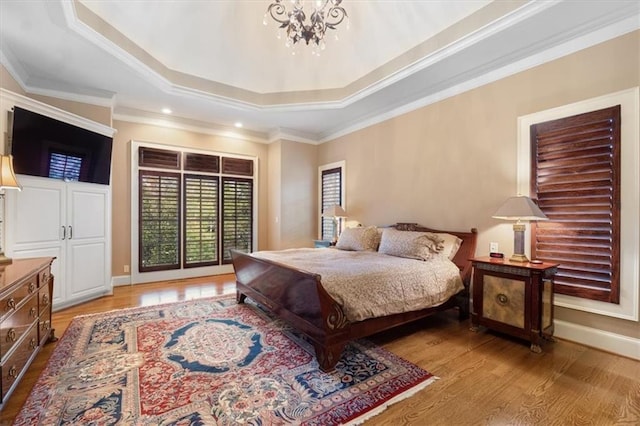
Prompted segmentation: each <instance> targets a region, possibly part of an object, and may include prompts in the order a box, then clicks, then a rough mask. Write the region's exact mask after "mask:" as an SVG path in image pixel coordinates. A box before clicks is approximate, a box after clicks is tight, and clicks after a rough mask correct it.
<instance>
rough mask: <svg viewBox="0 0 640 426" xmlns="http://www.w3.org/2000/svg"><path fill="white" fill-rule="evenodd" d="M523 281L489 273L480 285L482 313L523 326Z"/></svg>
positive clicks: (510, 323)
mask: <svg viewBox="0 0 640 426" xmlns="http://www.w3.org/2000/svg"><path fill="white" fill-rule="evenodd" d="M524 291H525V283H524V281H522V280H513V279H509V278H501V277H495V276H490V275H485V276H484V282H483V285H482V315H483V316H484V317H485V318H487V319H491V320H494V321H498V322H501V323H504V324H509V325H512V326H514V327H518V328H524V318H525V315H524V301H525V295H524Z"/></svg>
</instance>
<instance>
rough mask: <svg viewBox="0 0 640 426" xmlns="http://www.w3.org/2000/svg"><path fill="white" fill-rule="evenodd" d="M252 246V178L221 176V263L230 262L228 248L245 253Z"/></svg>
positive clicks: (249, 250)
mask: <svg viewBox="0 0 640 426" xmlns="http://www.w3.org/2000/svg"><path fill="white" fill-rule="evenodd" d="M252 247H253V180H252V179H242V178H234V177H223V178H222V263H231V253H230V252H229V250H231V249H236V250H240V251H243V252H245V253H249V252H251V250H252Z"/></svg>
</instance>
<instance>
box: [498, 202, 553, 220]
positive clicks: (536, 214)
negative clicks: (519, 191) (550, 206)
mask: <svg viewBox="0 0 640 426" xmlns="http://www.w3.org/2000/svg"><path fill="white" fill-rule="evenodd" d="M492 217H493V218H494V219H505V220H518V221H520V220H548V218H547V216H545V214H544V213H542V210H540V208H539V207H538V206H536V204H535V203H534V202H533V200H532V199H531V198H529V197H526V196H517V197H511V198H509V199H508V200H507V201H505V202H504V204H503V205H502V206H500V208H499V209H498V210H497V211H496V212H495V213H494V214H493V216H492Z"/></svg>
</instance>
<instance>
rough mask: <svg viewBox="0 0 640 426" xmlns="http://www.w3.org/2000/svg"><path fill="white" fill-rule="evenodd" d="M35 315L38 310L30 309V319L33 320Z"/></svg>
mask: <svg viewBox="0 0 640 426" xmlns="http://www.w3.org/2000/svg"><path fill="white" fill-rule="evenodd" d="M37 313H38V310H37V309H36V308H34V307H32V308H31V309H29V316H30V317H32V318H35V317H36V314H37Z"/></svg>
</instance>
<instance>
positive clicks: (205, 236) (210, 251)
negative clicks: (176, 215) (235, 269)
mask: <svg viewBox="0 0 640 426" xmlns="http://www.w3.org/2000/svg"><path fill="white" fill-rule="evenodd" d="M183 187H184V224H183V226H184V266H185V267H195V266H207V265H217V264H218V177H217V176H201V175H185V176H184V185H183Z"/></svg>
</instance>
